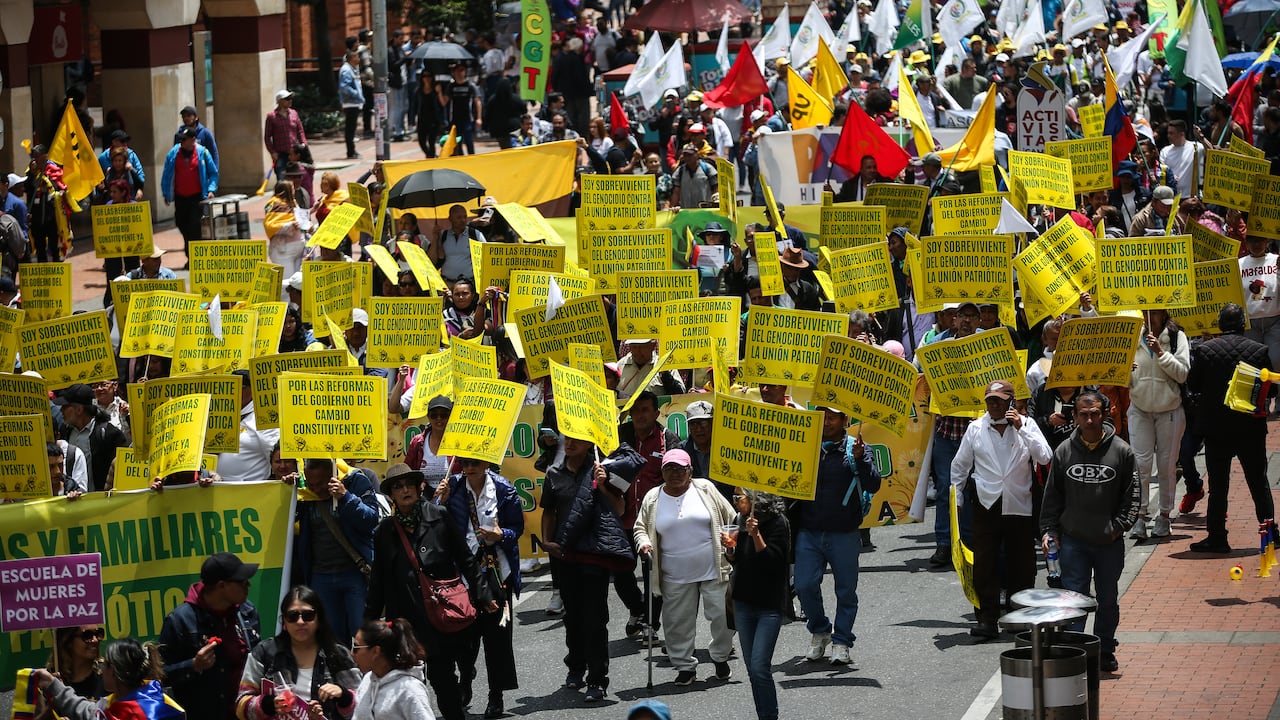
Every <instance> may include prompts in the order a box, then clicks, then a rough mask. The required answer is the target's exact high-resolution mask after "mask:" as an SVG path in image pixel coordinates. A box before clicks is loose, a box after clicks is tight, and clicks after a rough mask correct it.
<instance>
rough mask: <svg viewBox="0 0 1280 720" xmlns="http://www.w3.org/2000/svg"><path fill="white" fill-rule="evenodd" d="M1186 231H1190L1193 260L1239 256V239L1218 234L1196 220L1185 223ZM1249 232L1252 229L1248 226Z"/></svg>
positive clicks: (1234, 257) (1205, 260) (1200, 260)
mask: <svg viewBox="0 0 1280 720" xmlns="http://www.w3.org/2000/svg"><path fill="white" fill-rule="evenodd" d="M1187 231H1188V232H1190V233H1191V257H1192V258H1193V259H1194V260H1195V262H1198V263H1200V262H1209V261H1210V260H1226V259H1231V260H1234V259H1236V258H1238V257H1240V241H1239V240H1236V239H1234V238H1229V237H1227V236H1226V235H1219V234H1218V233H1216V232H1214V231H1212V230H1210V229H1209V228H1207V227H1205V226H1204V225H1201V224H1200V223H1198V222H1189V223H1187ZM1249 232H1250V233H1251V234H1252V232H1253V229H1252V228H1250V229H1249Z"/></svg>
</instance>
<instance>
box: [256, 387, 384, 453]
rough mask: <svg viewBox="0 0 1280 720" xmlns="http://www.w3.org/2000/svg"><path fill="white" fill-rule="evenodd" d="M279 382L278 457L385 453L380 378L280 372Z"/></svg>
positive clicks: (382, 390) (382, 393) (382, 392)
mask: <svg viewBox="0 0 1280 720" xmlns="http://www.w3.org/2000/svg"><path fill="white" fill-rule="evenodd" d="M280 383H281V384H280V454H281V455H282V456H283V457H291V458H309V457H341V458H351V459H364V460H381V459H383V458H385V457H386V455H387V379H386V378H384V377H378V376H375V375H359V376H356V377H349V376H348V377H342V376H334V375H319V374H314V373H295V372H286V373H283V374H282V375H280Z"/></svg>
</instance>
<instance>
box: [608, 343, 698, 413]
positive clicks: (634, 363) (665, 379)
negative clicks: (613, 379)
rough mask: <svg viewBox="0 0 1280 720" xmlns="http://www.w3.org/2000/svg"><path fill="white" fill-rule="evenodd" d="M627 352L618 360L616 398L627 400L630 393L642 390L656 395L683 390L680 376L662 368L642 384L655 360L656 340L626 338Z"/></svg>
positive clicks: (676, 392)
mask: <svg viewBox="0 0 1280 720" xmlns="http://www.w3.org/2000/svg"><path fill="white" fill-rule="evenodd" d="M626 345H627V348H628V349H629V350H630V352H629V353H627V354H626V355H624V356H623V357H622V359H621V360H619V361H618V388H617V390H618V399H619V400H629V399H630V398H631V396H632V395H635V394H636V393H638V392H640V391H642V390H652V391H653V392H654V393H655V394H658V395H679V394H681V393H683V392H684V390H685V388H684V382H683V381H682V380H681V379H680V376H679V375H677V374H675V373H673V372H671V371H670V370H662V371H660V372H659V373H658V374H657V375H654V376H653V379H651V380H650V381H649V384H648V385H643V386H642V383H644V381H645V378H646V377H648V375H649V373H650V371H652V370H653V363H654V362H655V361H656V358H654V353H655V352H656V351H657V349H658V341H657V340H654V339H652V338H641V339H638V340H628V341H627V342H626Z"/></svg>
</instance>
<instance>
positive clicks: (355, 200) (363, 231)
mask: <svg viewBox="0 0 1280 720" xmlns="http://www.w3.org/2000/svg"><path fill="white" fill-rule="evenodd" d="M347 195H348V196H350V198H351V204H352V205H357V206H359V207H360V208H362V209H363V210H364V212H362V213H360V217H359V218H358V219H357V220H356V223H355V225H353V226H352V227H351V233H352V234H357V237H354V238H351V239H352V240H357V241H358V240H359V239H360V238H359V235H368V236H369V239H371V240H372V239H373V203H372V201H371V200H370V199H369V188H367V187H365V186H363V185H361V184H360V183H356V182H349V183H347ZM325 219H326V220H327V219H328V218H325Z"/></svg>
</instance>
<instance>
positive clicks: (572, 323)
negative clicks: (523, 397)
mask: <svg viewBox="0 0 1280 720" xmlns="http://www.w3.org/2000/svg"><path fill="white" fill-rule="evenodd" d="M516 323H517V325H518V326H519V328H520V341H521V343H522V344H523V345H524V352H525V361H526V364H527V365H528V368H529V377H531V378H540V377H546V376H547V375H548V374H549V373H550V372H551V371H550V369H549V368H548V365H547V363H548V361H550V360H555V361H556V362H558V363H565V362H568V360H569V343H587V344H589V345H598V346H600V348H601V349H602V350H603V356H604V358H605V361H606V362H613V361H615V360H617V359H618V354H617V352H616V351H615V350H614V348H613V334H612V332H611V331H610V329H609V321H608V320H607V319H606V318H605V314H604V304H603V303H602V301H601V299H600V296H599V295H588V296H586V297H581V298H578V299H576V300H567V301H565V304H564V305H561V306H560V308H559V309H557V310H556V314H555V316H554V317H552V318H551V319H550V320H548V319H547V317H546V308H545V307H534V308H530V309H528V310H521V311H520V312H518V313H516Z"/></svg>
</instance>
